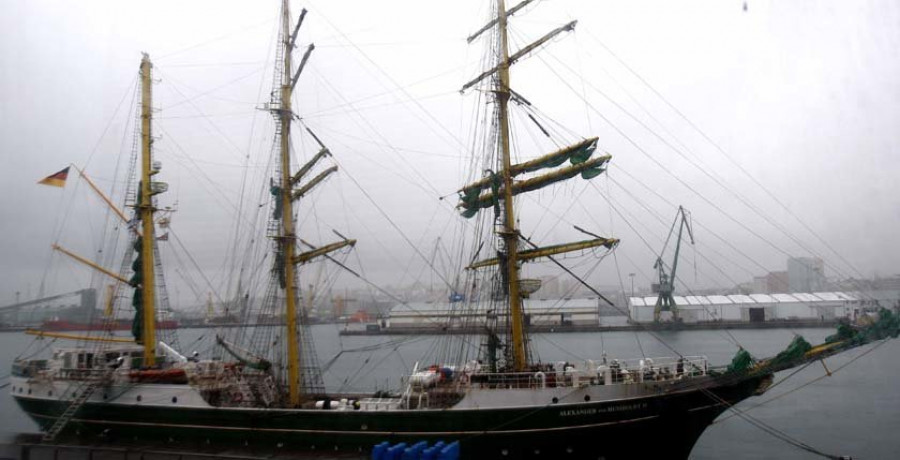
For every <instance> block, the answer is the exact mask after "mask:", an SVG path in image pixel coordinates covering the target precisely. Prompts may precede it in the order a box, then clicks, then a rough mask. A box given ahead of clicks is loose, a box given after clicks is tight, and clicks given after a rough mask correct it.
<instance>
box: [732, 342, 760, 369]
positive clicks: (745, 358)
mask: <svg viewBox="0 0 900 460" xmlns="http://www.w3.org/2000/svg"><path fill="white" fill-rule="evenodd" d="M754 362H755V360H754V359H753V356H751V355H750V352H749V351H747V350H744V349H743V348H741V349H740V350H738V352H737V353H736V354H735V355H734V358H733V359H732V360H731V364H729V365H728V372H744V371H746V370H747V369H750V366H752V365H753V363H754Z"/></svg>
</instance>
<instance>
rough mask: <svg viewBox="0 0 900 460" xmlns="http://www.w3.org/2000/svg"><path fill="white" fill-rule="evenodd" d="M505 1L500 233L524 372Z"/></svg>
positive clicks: (516, 365) (501, 10)
mask: <svg viewBox="0 0 900 460" xmlns="http://www.w3.org/2000/svg"><path fill="white" fill-rule="evenodd" d="M506 19H507V18H506V4H505V2H504V0H497V23H498V27H499V31H500V65H499V66H498V75H499V77H500V78H499V79H498V80H497V86H496V88H495V91H494V92H495V94H496V95H497V103H498V104H499V110H498V111H497V116H498V118H499V119H498V122H499V125H500V150H501V153H502V155H503V165H502V166H503V167H502V168H501V174H502V178H503V209H504V213H503V214H504V221H503V231H502V232H501V233H500V236H501V237H502V238H503V244H504V246H505V249H506V270H507V274H506V275H507V276H506V278H507V280H506V281H507V283H508V287H509V313H510V321H511V322H512V324H511V330H512V350H513V369H514V370H515V371H517V372H520V371H524V370H525V367H526V366H527V363H526V360H527V358H526V356H527V353H526V352H525V325H524V321H523V318H522V316H523V315H522V300H521V296H520V295H519V258H518V245H519V231H518V229H516V219H515V211H514V209H513V193H512V190H513V188H512V186H513V179H512V173H511V171H510V167H511V164H512V162H511V160H510V153H509V95H510V90H509V42H508V37H507V33H506Z"/></svg>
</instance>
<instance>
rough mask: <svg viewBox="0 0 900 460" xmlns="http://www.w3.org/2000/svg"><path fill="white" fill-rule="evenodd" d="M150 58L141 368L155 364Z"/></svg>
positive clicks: (144, 133) (144, 71) (144, 96)
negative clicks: (142, 359) (142, 355)
mask: <svg viewBox="0 0 900 460" xmlns="http://www.w3.org/2000/svg"><path fill="white" fill-rule="evenodd" d="M152 68H153V64H152V63H151V62H150V56H149V55H147V54H146V53H144V57H143V59H141V201H140V203H138V205H137V207H138V212H139V213H140V216H141V225H142V227H143V228H142V231H141V235H142V237H141V284H142V286H141V297H142V298H141V304H142V308H143V320H144V325H143V326H144V327H143V333H142V342H143V345H144V366H153V365H154V364H156V346H155V345H156V308H155V306H156V295H155V294H156V290H155V287H156V286H155V284H156V275H155V273H154V269H155V266H154V263H153V243H154V239H155V235H154V231H153V211H154V209H153V198H152V189H151V187H150V176H151V175H152V174H153V173H152V164H151V158H150V145H151V143H152V142H153V138H152V133H151V131H150V129H151V117H152V110H151V109H152V103H153V88H152V84H153V82H152V80H151V74H150V72H151V69H152Z"/></svg>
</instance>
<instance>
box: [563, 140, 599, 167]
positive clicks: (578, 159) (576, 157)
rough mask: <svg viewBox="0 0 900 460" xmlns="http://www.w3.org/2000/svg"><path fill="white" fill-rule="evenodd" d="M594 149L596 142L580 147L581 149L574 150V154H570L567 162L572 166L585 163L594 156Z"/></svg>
mask: <svg viewBox="0 0 900 460" xmlns="http://www.w3.org/2000/svg"><path fill="white" fill-rule="evenodd" d="M596 148H597V142H596V141H594V142H591V143H590V144H588V145H585V146H584V147H581V148H579V149H577V150H575V151H574V152H572V156H570V157H569V161H570V162H571V163H572V164H573V165H577V164H579V163H584V162H585V161H587V160H588V158H590V157H591V155H593V154H594V150H596Z"/></svg>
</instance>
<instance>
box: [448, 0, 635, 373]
mask: <svg viewBox="0 0 900 460" xmlns="http://www.w3.org/2000/svg"><path fill="white" fill-rule="evenodd" d="M533 1H534V0H522V1H521V2H520V3H519V4H518V5H516V6H513V7H512V8H510V9H509V10H507V9H506V3H505V2H504V0H497V17H496V19H492V20H491V21H490V22H488V24H487V25H485V26H484V27H482V28H481V29H479V30H478V31H477V32H475V33H474V34H472V35H470V36H469V38H468V39H467V40H468V41H469V42H470V43H471V42H472V40H474V39H475V38H477V37H478V36H479V35H481V34H482V33H483V32H485V31H487V30H490V29H491V28H492V27H494V25H496V26H497V32H498V34H499V45H500V49H499V52H498V54H499V55H498V63H497V65H496V66H494V67H493V68H491V69H487V70H485V71H483V72H482V73H481V74H479V75H478V76H477V77H475V78H473V79H472V80H470V81H469V82H468V83H466V84H464V85H463V87H462V91H466V90H467V89H469V88H472V87H473V86H475V85H476V84H478V83H479V82H481V81H482V80H484V79H485V78H488V77H493V82H494V84H493V88H492V92H493V93H494V94H495V97H496V99H497V108H498V110H497V125H498V126H499V127H500V132H499V138H498V148H499V149H500V155H501V159H500V165H499V166H498V168H497V169H498V171H499V173H498V174H493V173H491V174H489V175H487V176H485V177H482V178H481V179H478V180H476V181H475V182H472V183H470V184H468V185H466V186H464V187H463V188H462V189H460V190H459V198H460V203H459V205H458V206H457V207H458V208H459V209H460V211H461V213H462V215H463V217H466V218H470V217H473V216H475V215H476V214H477V213H478V212H479V210H481V209H485V208H491V207H495V206H497V205H498V204H499V201H500V199H501V197H500V196H498V195H499V194H502V200H503V211H504V212H503V222H502V226H501V229H500V230H499V231H497V232H496V233H497V235H498V236H499V237H500V238H501V239H502V240H503V247H502V248H500V251H498V256H497V257H496V258H489V259H486V260H481V261H478V262H473V263H472V264H471V265H469V266H468V267H467V268H468V269H477V268H481V267H489V266H494V265H496V266H499V267H500V270H501V273H502V274H503V278H504V280H503V281H504V283H505V285H506V291H507V296H508V299H509V322H510V325H509V328H510V336H511V337H510V344H509V345H510V347H511V352H512V370H514V371H517V372H521V371H524V370H526V368H527V367H528V364H529V363H528V359H529V357H528V344H527V339H526V337H525V322H524V316H525V315H524V313H523V311H522V310H523V306H522V293H521V286H520V280H519V265H520V264H521V263H525V262H529V261H532V260H535V259H539V258H545V257H552V256H554V255H556V254H565V253H569V252H573V251H583V250H588V249H592V248H596V247H600V246H603V247H606V248H607V249H610V250H611V249H612V248H613V247H615V245H616V244H618V242H619V240H617V239H615V238H604V237H600V236H597V235H594V234H592V233H590V232H584V231H583V232H584V233H587V234H589V235H591V236H593V237H594V238H593V239H590V240H584V241H577V242H573V243H567V244H557V245H552V246H545V247H540V246H537V245H535V244H533V243H531V242H530V241H527V240H526V241H527V242H528V244H530V245H532V246H534V248H533V249H526V250H522V251H520V250H519V246H518V243H519V238H520V237H521V235H520V234H519V230H518V228H516V217H515V207H514V203H513V197H514V196H515V195H518V194H520V193H527V192H532V191H535V190H538V189H541V188H543V187H546V186H549V185H551V184H554V183H557V182H560V181H564V180H568V179H571V178H573V177H575V176H576V175H580V176H581V177H582V179H585V180H590V179H592V178H594V177H597V176H598V175H600V174H601V173H603V171H605V169H606V163H607V162H608V161H609V160H610V158H611V156H610V155H602V156H597V157H594V158H591V156H592V155H593V153H594V150H596V148H597V138H596V137H594V138H589V139H582V140H581V141H578V142H576V143H574V144H572V145H569V146H567V147H564V148H561V149H559V150H557V151H555V152H551V153H548V154H546V155H543V156H540V157H538V158H535V159H533V160H528V161H526V162H523V163H517V164H513V163H512V161H511V158H510V156H511V155H510V134H509V100H510V97H511V96H512V95H513V94H514V93H513V91H512V90H511V89H510V84H509V68H510V66H511V65H512V64H514V63H516V62H517V61H519V60H520V59H522V58H523V57H525V56H527V55H529V54H530V53H532V52H533V51H535V50H537V49H539V48H540V47H541V46H543V45H544V44H546V43H548V42H549V41H550V40H552V39H553V38H554V37H556V36H557V35H559V34H561V33H563V32H567V31H571V30H574V29H575V24H576V23H577V21H570V22H569V23H568V24H565V25H563V26H561V27H557V28H556V29H553V30H551V31H550V32H548V33H547V34H545V35H544V36H543V37H541V38H539V39H537V40H536V41H534V42H532V43H531V44H529V45H526V46H524V47H522V48H521V49H520V50H518V51H516V52H515V53H513V54H512V55H510V53H509V37H508V28H507V22H508V18H509V16H511V15H512V14H514V13H516V12H517V11H520V10H521V9H522V8H524V7H525V6H527V5H528V4H530V3H531V2H533ZM495 74H496V75H495ZM542 129H543V128H542ZM545 134H547V133H546V132H545ZM547 135H548V136H549V134H547ZM566 161H568V162H569V163H571V164H570V165H569V166H560V165H561V164H562V163H564V162H566ZM545 168H551V169H552V170H551V171H550V172H547V173H544V174H542V175H537V176H533V177H530V178H526V179H523V180H518V181H517V180H515V177H516V176H518V175H522V174H526V173H531V172H536V171H538V170H541V169H545ZM488 172H490V171H488ZM501 189H502V190H501ZM576 228H577V227H576Z"/></svg>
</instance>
